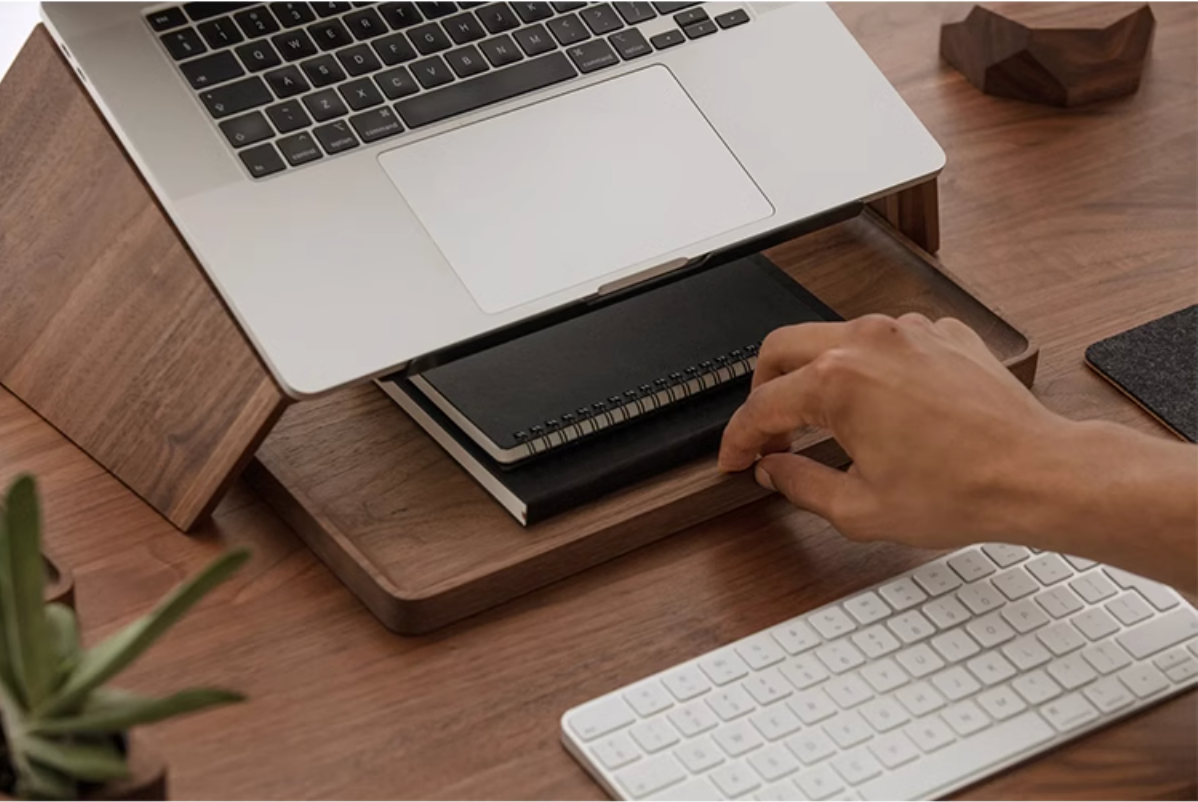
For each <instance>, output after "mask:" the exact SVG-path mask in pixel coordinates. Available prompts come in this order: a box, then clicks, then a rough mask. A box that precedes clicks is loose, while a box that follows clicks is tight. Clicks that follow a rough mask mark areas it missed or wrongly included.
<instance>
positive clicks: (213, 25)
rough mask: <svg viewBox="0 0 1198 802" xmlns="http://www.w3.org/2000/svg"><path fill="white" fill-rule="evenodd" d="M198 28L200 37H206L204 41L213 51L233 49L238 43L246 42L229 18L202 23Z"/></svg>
mask: <svg viewBox="0 0 1198 802" xmlns="http://www.w3.org/2000/svg"><path fill="white" fill-rule="evenodd" d="M196 27H197V28H198V29H199V31H200V35H201V36H203V37H204V41H205V42H207V43H208V46H209V47H210V48H212V49H213V50H219V49H220V48H222V47H232V46H233V45H235V44H237V43H238V42H243V41H245V37H244V36H242V35H241V31H239V30H237V26H236V25H234V24H233V20H231V19H230V18H228V17H221V18H220V19H213V20H208V21H207V22H201V23H200V24H199V25H197V26H196Z"/></svg>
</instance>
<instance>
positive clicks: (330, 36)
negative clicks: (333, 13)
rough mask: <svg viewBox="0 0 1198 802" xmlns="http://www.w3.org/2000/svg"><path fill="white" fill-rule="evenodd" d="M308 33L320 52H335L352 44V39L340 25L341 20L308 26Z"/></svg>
mask: <svg viewBox="0 0 1198 802" xmlns="http://www.w3.org/2000/svg"><path fill="white" fill-rule="evenodd" d="M308 33H310V34H312V38H313V39H314V40H315V41H316V44H317V46H318V47H319V48H320V49H321V50H326V51H327V50H336V49H337V48H339V47H345V46H346V45H352V44H353V43H354V38H353V37H352V36H350V35H349V31H347V30H346V29H345V26H344V25H342V24H341V20H335V19H331V20H326V21H325V22H318V23H316V24H315V25H310V26H308Z"/></svg>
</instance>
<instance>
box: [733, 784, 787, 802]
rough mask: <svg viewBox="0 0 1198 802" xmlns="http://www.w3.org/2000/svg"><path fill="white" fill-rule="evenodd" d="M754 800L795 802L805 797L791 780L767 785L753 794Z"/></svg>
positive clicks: (762, 801) (761, 801)
mask: <svg viewBox="0 0 1198 802" xmlns="http://www.w3.org/2000/svg"><path fill="white" fill-rule="evenodd" d="M753 798H754V799H756V800H757V802H794V800H796V799H802V798H803V795H802V793H801V792H800V791H799V786H797V785H795V784H794V783H793V782H791V781H789V780H783V781H782V782H779V783H774V784H773V785H767V786H766V787H765V788H762V789H761V790H760V791H758V792H757V793H755V794H753ZM720 799H723V797H720Z"/></svg>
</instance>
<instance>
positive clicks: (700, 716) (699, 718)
mask: <svg viewBox="0 0 1198 802" xmlns="http://www.w3.org/2000/svg"><path fill="white" fill-rule="evenodd" d="M666 718H668V719H669V720H670V723H671V724H673V725H674V726H675V727H677V728H678V731H679V732H680V733H682V735H683V737H685V738H694V737H695V736H696V735H698V734H699V733H701V732H707V731H708V730H710V729H712V728H713V727H715V725H717V724H719V723H720V722H719V719H717V718H716V717H715V713H712V712H711V708H709V707H708V706H707V705H705V704H703V702H702V701H698V702H691V703H690V704H688V705H687V706H685V707H680V708H678V709H676V710H671V711H670V712H669V713H666Z"/></svg>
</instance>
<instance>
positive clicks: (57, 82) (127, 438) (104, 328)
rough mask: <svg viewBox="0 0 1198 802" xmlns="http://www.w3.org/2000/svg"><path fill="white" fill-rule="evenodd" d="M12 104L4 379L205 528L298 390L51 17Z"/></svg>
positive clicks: (2, 130)
mask: <svg viewBox="0 0 1198 802" xmlns="http://www.w3.org/2000/svg"><path fill="white" fill-rule="evenodd" d="M0 111H2V113H0V142H3V143H4V145H3V146H2V147H0V265H2V266H3V267H2V269H0V332H3V337H0V384H3V385H4V386H5V387H6V388H8V389H9V390H11V391H12V392H13V393H15V394H16V395H17V396H19V397H20V398H22V399H23V400H24V401H25V402H26V403H27V404H29V405H30V406H31V407H33V408H34V409H35V410H37V412H38V413H39V414H40V415H42V417H44V418H46V419H47V420H49V421H51V422H52V423H53V424H54V426H56V427H57V428H58V429H59V430H60V431H62V432H63V434H65V435H66V436H67V437H69V438H70V439H71V440H72V441H74V442H75V443H77V444H79V445H80V446H81V447H82V448H83V449H84V450H86V451H87V452H88V453H90V454H91V455H92V456H93V457H95V459H97V460H98V461H99V462H100V463H101V464H103V465H104V466H105V467H107V468H108V469H109V470H111V471H112V472H113V473H114V474H115V475H116V476H118V477H120V479H121V480H122V481H123V482H125V484H127V485H128V486H129V488H130V489H132V490H133V491H134V492H136V493H137V494H139V495H140V496H141V497H142V498H144V499H146V501H148V502H149V503H150V504H151V505H153V506H154V508H155V509H157V510H158V511H159V512H161V513H162V514H163V515H164V516H166V517H167V518H168V519H169V520H170V521H172V522H173V523H174V524H175V525H176V526H178V527H179V528H181V529H184V530H186V529H190V528H191V527H192V526H194V525H195V523H196V522H197V521H199V520H200V519H201V518H203V517H204V516H205V515H206V514H207V513H208V512H209V511H210V510H211V509H212V507H213V506H214V505H215V504H216V502H217V501H218V500H219V499H220V496H221V495H222V493H223V492H224V490H225V489H226V488H227V487H228V486H229V484H230V482H231V481H232V480H233V479H234V478H235V477H236V475H237V474H238V473H239V472H240V470H241V468H242V467H243V466H244V465H245V463H246V462H247V461H248V459H249V458H250V456H251V455H252V454H253V452H254V449H255V448H256V447H257V445H258V443H259V442H260V441H261V439H262V437H263V436H264V435H265V434H266V431H267V430H268V429H269V427H270V425H271V424H272V423H273V422H274V420H275V419H276V418H277V417H278V415H279V414H280V413H281V411H282V408H283V405H284V400H283V396H282V394H281V393H280V392H279V390H278V389H277V388H276V387H275V384H274V382H273V381H272V380H271V379H270V377H269V376H268V375H267V373H266V370H265V368H263V367H262V365H261V364H260V363H259V362H258V359H257V357H256V356H255V355H254V353H253V351H252V350H251V348H250V346H249V344H248V343H247V342H246V341H245V339H244V338H243V337H242V335H241V332H240V331H239V330H238V328H237V327H236V325H235V324H234V323H233V322H232V319H231V318H230V317H229V316H228V314H227V313H226V311H225V308H224V307H223V306H222V304H221V303H220V301H219V299H218V297H217V296H216V294H215V293H214V292H213V291H212V289H211V288H210V287H209V286H208V284H207V282H206V280H205V278H204V277H203V274H202V273H201V271H200V269H199V267H198V266H197V265H196V264H195V262H194V261H193V259H192V257H191V255H190V253H189V252H188V251H187V249H186V248H185V247H184V246H183V244H182V243H181V241H180V239H179V237H178V235H177V234H176V233H175V230H174V228H173V227H172V226H171V224H170V222H169V221H168V220H167V218H166V216H165V215H164V214H163V212H162V211H161V210H160V208H159V207H158V205H157V203H156V201H155V200H154V198H153V196H152V195H151V194H150V192H149V190H148V189H147V188H146V187H145V185H144V184H143V183H142V180H141V178H140V176H139V174H138V173H137V171H136V169H134V167H133V166H132V165H131V164H130V163H129V162H128V160H127V159H126V157H125V154H124V151H123V150H121V147H120V145H119V144H118V143H117V142H116V140H115V139H114V138H113V136H112V134H111V133H110V132H109V130H108V128H107V127H106V126H105V124H104V122H103V120H102V118H101V117H100V115H99V114H98V113H97V112H96V110H95V109H94V107H93V106H92V104H91V102H90V101H89V100H88V97H87V93H86V92H84V91H83V89H82V88H81V87H80V86H79V85H78V84H77V83H76V80H75V77H74V75H73V74H72V73H71V70H70V68H69V67H68V66H67V65H66V63H65V62H64V61H63V59H62V57H61V56H60V55H59V53H58V50H57V48H56V47H55V46H54V43H53V41H52V40H51V39H50V37H49V35H48V34H47V33H46V32H45V31H44V30H42V29H41V28H40V27H39V29H38V30H37V31H36V32H35V34H34V35H33V36H32V37H31V38H30V40H29V42H28V43H27V45H26V46H25V48H24V50H22V52H21V54H20V56H19V57H18V58H17V61H16V63H15V64H14V65H13V67H12V69H11V70H10V72H9V73H8V75H7V76H6V77H5V79H4V82H3V83H0Z"/></svg>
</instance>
